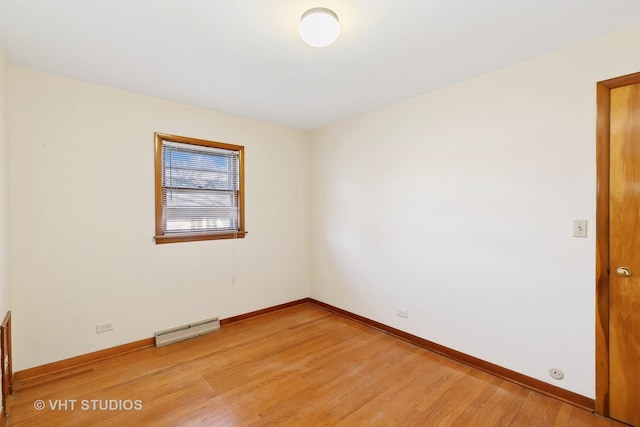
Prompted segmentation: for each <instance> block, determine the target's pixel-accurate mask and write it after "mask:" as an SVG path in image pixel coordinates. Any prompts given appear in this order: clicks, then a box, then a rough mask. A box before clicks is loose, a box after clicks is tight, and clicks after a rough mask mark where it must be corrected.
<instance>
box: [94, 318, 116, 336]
mask: <svg viewBox="0 0 640 427" xmlns="http://www.w3.org/2000/svg"><path fill="white" fill-rule="evenodd" d="M112 330H113V322H111V321H109V322H104V323H98V324H97V325H96V334H100V333H102V332H107V331H112Z"/></svg>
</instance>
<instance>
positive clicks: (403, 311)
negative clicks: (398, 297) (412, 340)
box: [396, 308, 409, 319]
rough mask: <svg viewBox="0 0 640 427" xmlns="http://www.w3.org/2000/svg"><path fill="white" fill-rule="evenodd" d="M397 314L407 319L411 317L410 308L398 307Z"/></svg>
mask: <svg viewBox="0 0 640 427" xmlns="http://www.w3.org/2000/svg"><path fill="white" fill-rule="evenodd" d="M396 315H397V316H398V317H404V318H405V319H408V318H409V310H407V309H404V308H398V309H396Z"/></svg>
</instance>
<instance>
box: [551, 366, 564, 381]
mask: <svg viewBox="0 0 640 427" xmlns="http://www.w3.org/2000/svg"><path fill="white" fill-rule="evenodd" d="M549 376H550V377H551V378H553V379H554V380H561V379H563V378H564V372H562V370H561V369H558V368H551V369H549Z"/></svg>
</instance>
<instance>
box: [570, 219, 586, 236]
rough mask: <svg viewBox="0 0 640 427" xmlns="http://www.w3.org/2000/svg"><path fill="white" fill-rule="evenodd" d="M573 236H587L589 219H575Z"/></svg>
mask: <svg viewBox="0 0 640 427" xmlns="http://www.w3.org/2000/svg"><path fill="white" fill-rule="evenodd" d="M573 237H587V220H586V219H574V220H573Z"/></svg>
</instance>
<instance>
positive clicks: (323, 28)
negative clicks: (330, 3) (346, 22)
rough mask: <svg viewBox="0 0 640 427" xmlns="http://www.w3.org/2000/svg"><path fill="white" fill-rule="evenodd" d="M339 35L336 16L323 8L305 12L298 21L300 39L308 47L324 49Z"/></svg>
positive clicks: (338, 24)
mask: <svg viewBox="0 0 640 427" xmlns="http://www.w3.org/2000/svg"><path fill="white" fill-rule="evenodd" d="M339 35H340V23H339V22H338V15H336V14H335V13H334V12H333V11H332V10H330V9H326V8H324V7H315V8H313V9H309V10H307V11H306V12H305V13H304V14H303V15H302V18H301V19H300V37H302V40H304V41H305V43H307V44H308V45H310V46H313V47H326V46H329V45H330V44H332V43H333V42H335V41H336V40H337V39H338V36H339Z"/></svg>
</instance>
